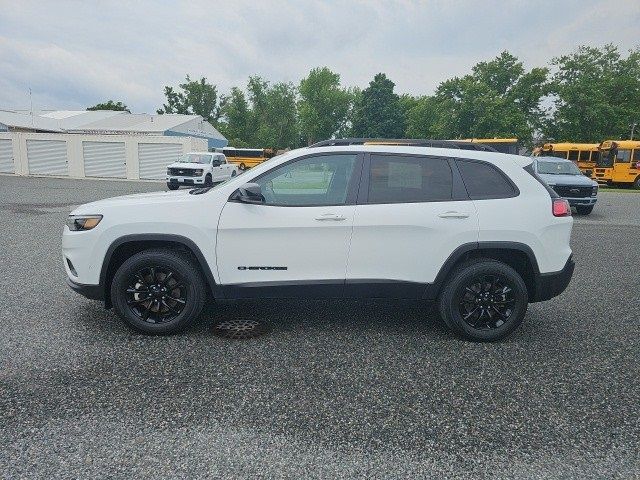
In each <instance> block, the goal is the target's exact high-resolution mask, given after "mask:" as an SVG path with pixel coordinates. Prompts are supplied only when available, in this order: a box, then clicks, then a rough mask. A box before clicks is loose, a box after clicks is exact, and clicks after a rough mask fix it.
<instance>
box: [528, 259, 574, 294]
mask: <svg viewBox="0 0 640 480" xmlns="http://www.w3.org/2000/svg"><path fill="white" fill-rule="evenodd" d="M575 266H576V264H575V262H574V261H573V258H572V257H569V259H568V260H567V263H565V265H564V267H563V269H562V270H560V271H559V272H552V273H540V274H538V275H537V276H536V277H535V286H536V291H535V296H534V298H533V299H530V300H529V302H531V303H534V302H544V301H545V300H549V299H551V298H553V297H557V296H558V295H560V294H561V293H562V292H564V290H565V289H566V288H567V285H569V282H570V281H571V277H572V276H573V270H574V268H575Z"/></svg>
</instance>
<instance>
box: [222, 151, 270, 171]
mask: <svg viewBox="0 0 640 480" xmlns="http://www.w3.org/2000/svg"><path fill="white" fill-rule="evenodd" d="M222 153H224V156H225V157H227V160H228V161H229V163H235V164H236V165H238V167H239V168H240V170H246V169H247V168H251V167H255V166H256V165H259V164H261V163H262V162H264V161H265V160H268V159H270V158H271V157H273V156H274V155H275V153H274V151H273V150H271V149H269V148H235V147H224V148H223V149H222Z"/></svg>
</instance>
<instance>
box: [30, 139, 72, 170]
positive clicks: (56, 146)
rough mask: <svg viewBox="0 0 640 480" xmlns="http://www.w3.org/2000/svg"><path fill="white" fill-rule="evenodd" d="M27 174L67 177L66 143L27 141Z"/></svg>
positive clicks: (58, 141) (57, 141)
mask: <svg viewBox="0 0 640 480" xmlns="http://www.w3.org/2000/svg"><path fill="white" fill-rule="evenodd" d="M27 161H28V162H29V173H31V174H39V175H68V174H69V169H68V167H67V142H65V141H62V140H27Z"/></svg>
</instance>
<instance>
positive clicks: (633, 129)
mask: <svg viewBox="0 0 640 480" xmlns="http://www.w3.org/2000/svg"><path fill="white" fill-rule="evenodd" d="M629 126H630V127H631V138H630V139H629V140H633V132H634V131H635V129H636V127H637V126H638V122H633V123H632V124H631V125H629Z"/></svg>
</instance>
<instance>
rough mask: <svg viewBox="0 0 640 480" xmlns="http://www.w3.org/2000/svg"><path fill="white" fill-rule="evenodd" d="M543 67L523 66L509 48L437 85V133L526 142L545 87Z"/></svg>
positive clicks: (539, 114) (537, 122)
mask: <svg viewBox="0 0 640 480" xmlns="http://www.w3.org/2000/svg"><path fill="white" fill-rule="evenodd" d="M547 73H548V71H547V69H546V68H533V69H532V70H530V71H528V72H527V71H525V69H524V66H523V65H522V62H520V61H518V59H517V58H516V57H514V56H513V55H511V54H510V53H509V52H502V53H501V54H500V55H499V56H497V57H496V58H495V59H493V60H491V61H488V62H480V63H478V64H476V65H475V66H474V67H473V69H472V73H471V74H469V75H465V76H464V77H454V78H452V79H449V80H445V81H444V82H442V83H441V84H440V85H439V86H438V88H437V89H436V94H435V102H436V112H437V113H436V120H435V121H434V123H433V125H432V131H433V133H434V136H435V137H437V138H469V137H476V138H481V137H511V136H515V137H518V138H519V139H520V140H522V141H523V142H524V143H525V144H529V145H530V144H531V142H532V139H533V134H534V132H535V131H536V129H538V128H540V126H541V125H542V119H543V115H544V112H543V110H542V108H541V100H542V98H543V97H544V95H545V94H546V93H547V92H548V83H547Z"/></svg>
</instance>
